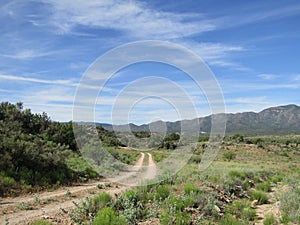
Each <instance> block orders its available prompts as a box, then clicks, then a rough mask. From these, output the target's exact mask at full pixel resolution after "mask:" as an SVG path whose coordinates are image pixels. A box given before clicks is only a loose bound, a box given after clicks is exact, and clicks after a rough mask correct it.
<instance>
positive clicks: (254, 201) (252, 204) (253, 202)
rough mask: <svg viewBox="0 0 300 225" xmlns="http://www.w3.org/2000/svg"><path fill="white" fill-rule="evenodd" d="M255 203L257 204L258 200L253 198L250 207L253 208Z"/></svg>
mask: <svg viewBox="0 0 300 225" xmlns="http://www.w3.org/2000/svg"><path fill="white" fill-rule="evenodd" d="M257 205H258V200H253V201H252V202H251V208H253V209H255V208H256V206H257Z"/></svg>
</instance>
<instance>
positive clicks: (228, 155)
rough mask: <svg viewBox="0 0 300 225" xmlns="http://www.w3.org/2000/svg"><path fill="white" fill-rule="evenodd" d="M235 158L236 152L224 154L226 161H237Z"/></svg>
mask: <svg viewBox="0 0 300 225" xmlns="http://www.w3.org/2000/svg"><path fill="white" fill-rule="evenodd" d="M235 157H236V153H235V152H234V151H226V152H225V153H224V154H223V159H224V160H228V161H231V160H233V159H235Z"/></svg>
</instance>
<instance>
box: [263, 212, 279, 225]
mask: <svg viewBox="0 0 300 225" xmlns="http://www.w3.org/2000/svg"><path fill="white" fill-rule="evenodd" d="M263 224H264V225H276V224H278V223H277V221H276V218H275V216H274V215H273V214H268V215H266V217H265V219H264V221H263Z"/></svg>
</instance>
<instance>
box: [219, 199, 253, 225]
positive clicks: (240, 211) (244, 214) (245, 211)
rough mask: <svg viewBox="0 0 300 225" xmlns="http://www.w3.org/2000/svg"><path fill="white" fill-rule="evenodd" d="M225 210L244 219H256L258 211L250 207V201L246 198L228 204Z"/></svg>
mask: <svg viewBox="0 0 300 225" xmlns="http://www.w3.org/2000/svg"><path fill="white" fill-rule="evenodd" d="M225 212H226V213H227V214H231V215H234V216H235V217H236V218H237V219H241V220H243V221H254V219H255V218H256V211H255V210H254V209H252V208H250V202H249V201H248V200H246V199H242V200H236V201H234V202H233V203H232V204H229V205H227V207H226V209H225Z"/></svg>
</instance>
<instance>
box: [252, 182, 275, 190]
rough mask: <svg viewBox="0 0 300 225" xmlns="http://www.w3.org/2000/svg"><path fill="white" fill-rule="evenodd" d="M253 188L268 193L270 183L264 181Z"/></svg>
mask: <svg viewBox="0 0 300 225" xmlns="http://www.w3.org/2000/svg"><path fill="white" fill-rule="evenodd" d="M255 188H256V189H257V190H260V191H264V192H270V191H271V190H272V186H271V183H270V181H265V182H262V183H259V184H257V185H255Z"/></svg>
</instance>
